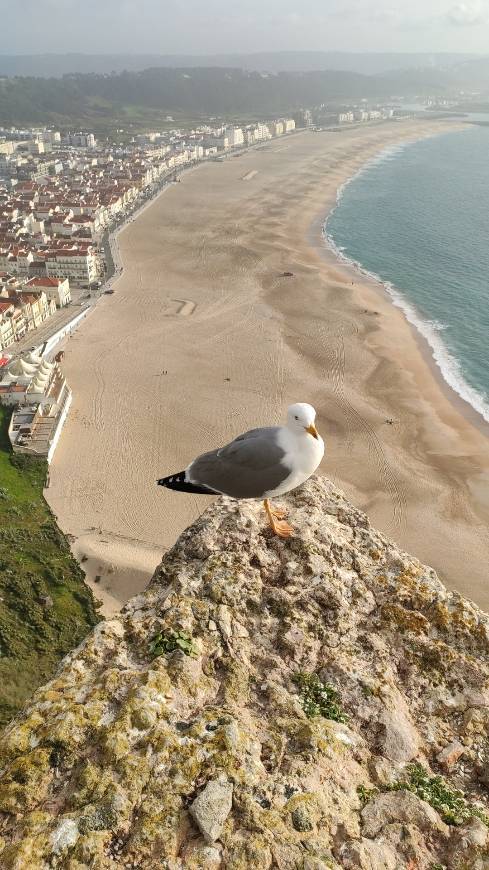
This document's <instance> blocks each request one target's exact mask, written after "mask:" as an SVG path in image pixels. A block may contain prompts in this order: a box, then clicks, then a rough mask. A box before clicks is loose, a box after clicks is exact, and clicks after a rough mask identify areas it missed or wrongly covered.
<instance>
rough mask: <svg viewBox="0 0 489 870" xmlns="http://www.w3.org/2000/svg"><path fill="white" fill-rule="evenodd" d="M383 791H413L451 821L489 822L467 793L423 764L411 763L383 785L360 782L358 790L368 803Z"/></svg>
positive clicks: (362, 801) (444, 818) (453, 823)
mask: <svg viewBox="0 0 489 870" xmlns="http://www.w3.org/2000/svg"><path fill="white" fill-rule="evenodd" d="M379 791H384V792H386V791H410V792H412V793H413V794H415V795H416V796H417V797H419V798H421V800H423V801H426V803H428V804H430V805H431V806H432V807H433V809H435V810H437V812H439V814H440V816H441V817H442V819H443V821H444V822H446V823H447V825H463V824H464V823H465V822H468V821H469V820H470V819H473V818H477V819H480V820H481V821H482V822H484V824H485V825H488V826H489V818H488V817H487V815H486V813H485V812H484V810H482V809H481V808H480V807H478V806H476V805H475V804H473V803H471V802H470V801H468V800H467V798H466V797H465V795H464V793H463V792H462V791H460V789H458V788H454V786H452V785H451V784H450V783H449V782H447V780H446V779H445V778H444V777H443V776H438V775H436V776H432V775H431V774H430V773H429V772H428V771H427V770H426V769H425V768H424V767H423V765H422V764H419V763H418V762H413V763H412V764H408V766H407V768H406V775H405V776H404V777H403V778H402V779H399V780H398V781H397V782H394V783H392V785H387V786H384V787H383V788H381V789H380V790H379V789H377V788H366V787H365V786H363V785H360V786H358V788H357V793H358V796H359V798H360V801H361V804H362V806H365V805H366V804H367V803H368V802H369V801H370V800H372V798H374V797H375V795H376V794H378V793H379Z"/></svg>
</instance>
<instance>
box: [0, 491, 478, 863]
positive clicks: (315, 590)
mask: <svg viewBox="0 0 489 870" xmlns="http://www.w3.org/2000/svg"><path fill="white" fill-rule="evenodd" d="M285 501H286V502H287V503H288V506H289V508H290V511H291V520H292V522H293V524H294V525H295V527H296V529H297V536H296V537H295V538H293V539H292V540H290V541H282V540H279V539H277V538H275V537H273V536H272V535H271V534H270V532H269V530H268V529H267V528H266V526H265V524H264V519H263V515H262V513H261V510H260V507H259V506H258V505H254V504H241V505H238V504H236V503H234V502H229V503H228V502H226V501H225V500H224V501H220V502H217V503H215V504H214V505H212V507H211V508H210V509H209V510H207V511H206V513H205V514H204V515H203V516H202V517H201V518H200V519H199V520H198V522H196V523H195V524H194V525H193V526H191V527H190V528H189V529H187V531H186V532H184V534H183V535H182V536H181V537H180V539H179V540H178V541H177V543H176V544H175V546H174V548H173V549H172V550H171V552H169V553H168V554H167V556H165V558H164V560H163V562H162V564H161V565H160V567H159V568H158V570H157V572H156V574H155V577H154V579H153V582H152V584H151V585H150V587H149V588H148V590H147V592H146V593H145V594H144V595H141V596H138V597H137V598H134V599H133V600H132V601H131V602H130V603H129V604H128V605H127V607H126V608H125V609H124V611H123V612H122V613H121V614H120V617H119V618H117V619H112V620H111V621H108V622H105V623H101V624H100V625H98V626H97V627H96V628H95V629H94V631H93V633H92V634H91V635H90V636H89V637H88V639H87V640H86V641H85V642H84V643H83V644H82V645H81V646H80V647H79V648H78V649H77V650H75V651H74V652H73V653H71V654H70V655H69V656H68V657H67V658H66V659H65V660H64V661H63V663H62V665H61V668H60V670H59V671H58V674H57V676H56V677H55V679H54V680H52V681H51V682H50V683H49V684H48V685H46V686H45V687H43V688H42V689H40V690H38V691H37V693H36V695H35V696H34V698H33V699H32V701H31V703H30V705H29V706H28V707H27V708H26V710H25V711H24V713H23V714H22V716H21V717H20V718H18V719H17V720H16V721H15V722H14V723H12V725H11V726H10V728H9V729H8V731H7V732H6V735H5V738H4V740H3V742H2V746H1V750H0V768H1V777H0V810H1V813H2V821H1V824H0V866H1V867H2V868H5V870H8V868H18V870H44V868H61V867H62V868H68V870H81V868H85V867H90V868H96V870H98V868H120V867H133V868H168V870H177V868H187V867H188V868H209V870H213V868H220V867H223V868H233V870H246V868H249V867H253V868H256V870H261V868H263V870H265V868H271V867H276V868H280V870H294V868H298V870H299V868H300V870H323V868H365V870H402V868H406V870H416V868H417V870H425V868H426V870H428V868H429V870H440V868H444V867H447V868H450V870H462V868H478V870H483V868H488V867H489V829H488V827H487V818H486V809H485V799H486V794H487V793H486V783H489V768H488V764H487V753H488V747H489V742H488V733H489V666H488V655H489V618H488V617H487V616H486V615H485V614H483V613H481V612H480V611H479V610H478V609H477V608H476V607H475V605H473V604H472V603H470V602H468V601H466V600H464V599H463V598H461V597H460V596H459V595H457V594H452V593H449V592H447V590H446V589H445V588H444V587H443V585H442V584H441V583H440V582H439V581H438V579H437V577H436V575H435V574H434V572H433V571H432V570H431V569H430V568H426V567H424V566H422V565H420V564H419V563H418V562H417V561H416V560H415V559H413V558H412V557H410V556H406V555H405V554H404V553H401V552H400V551H399V550H398V549H397V547H396V546H395V545H394V544H392V543H390V542H388V541H386V540H385V539H384V538H383V537H382V536H381V535H379V534H378V533H377V532H375V531H374V530H373V529H371V528H370V525H369V522H368V519H367V518H366V517H365V515H364V514H362V513H361V512H360V511H357V510H356V509H355V508H353V507H352V506H351V505H350V504H349V503H348V502H347V501H346V500H345V499H344V498H343V496H342V495H341V493H339V492H338V491H336V490H335V489H334V488H333V487H332V486H331V484H330V483H328V482H327V481H326V480H324V479H321V480H320V479H314V480H311V481H309V483H308V484H306V485H305V486H304V487H302V488H301V489H300V490H299V491H297V492H295V493H293V494H291V495H290V496H289V497H288V499H286V500H285Z"/></svg>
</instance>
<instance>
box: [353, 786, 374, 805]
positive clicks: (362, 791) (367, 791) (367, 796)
mask: <svg viewBox="0 0 489 870" xmlns="http://www.w3.org/2000/svg"><path fill="white" fill-rule="evenodd" d="M378 793H379V790H378V788H367V786H366V785H359V786H358V787H357V795H358V797H359V799H360V803H361V805H362V808H363V807H364V806H365V805H366V804H368V802H369V801H371V800H372V798H373V797H375V795H376V794H378Z"/></svg>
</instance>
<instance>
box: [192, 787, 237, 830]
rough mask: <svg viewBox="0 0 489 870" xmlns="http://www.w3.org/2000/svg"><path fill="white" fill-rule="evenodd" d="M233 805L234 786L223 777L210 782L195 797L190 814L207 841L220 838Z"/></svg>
mask: <svg viewBox="0 0 489 870" xmlns="http://www.w3.org/2000/svg"><path fill="white" fill-rule="evenodd" d="M232 805H233V786H232V785H231V783H230V782H226V781H225V780H221V779H215V780H211V781H210V782H208V783H207V785H206V787H205V788H204V790H203V791H201V793H200V794H199V795H198V797H196V798H195V800H194V802H193V804H192V805H191V807H190V814H191V816H192V818H193V820H194V822H195V823H196V825H197V826H198V828H199V829H200V831H201V833H202V836H203V837H204V840H205V841H206V843H209V844H212V843H214V842H215V841H216V840H217V839H218V838H219V836H220V834H221V831H222V829H223V826H224V822H225V821H226V819H227V817H228V815H229V813H230V812H231V808H232Z"/></svg>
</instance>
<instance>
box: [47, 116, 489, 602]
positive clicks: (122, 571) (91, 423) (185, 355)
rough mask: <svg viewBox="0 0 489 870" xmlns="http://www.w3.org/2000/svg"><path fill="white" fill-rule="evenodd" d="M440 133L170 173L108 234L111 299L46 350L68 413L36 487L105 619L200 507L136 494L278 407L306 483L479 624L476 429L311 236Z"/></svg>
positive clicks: (392, 129) (420, 125) (378, 299)
mask: <svg viewBox="0 0 489 870" xmlns="http://www.w3.org/2000/svg"><path fill="white" fill-rule="evenodd" d="M445 126H446V125H440V124H439V123H438V124H436V123H431V124H428V123H427V122H426V123H425V122H412V121H409V122H403V123H395V124H394V123H393V124H383V125H379V126H376V127H370V126H369V127H364V128H357V129H352V130H345V131H342V132H338V133H326V132H325V133H317V134H315V133H300V134H297V135H295V136H292V137H288V138H284V139H283V140H274V141H272V142H270V143H267V144H266V145H265V146H263V147H261V148H260V149H255V150H252V151H250V152H248V153H246V154H244V155H241V156H239V157H234V158H230V159H228V160H226V161H224V162H221V163H215V162H214V163H208V164H205V165H203V166H201V167H199V168H198V169H196V170H195V171H193V172H191V173H188V174H183V175H182V181H181V183H180V184H177V185H173V186H171V187H170V188H168V189H167V190H166V191H165V192H164V193H163V194H162V195H160V196H159V198H158V199H157V200H156V201H155V202H154V203H153V204H152V205H151V206H150V207H148V208H146V209H145V210H144V211H143V212H142V213H141V215H140V216H139V217H138V218H137V220H135V221H134V222H132V223H130V224H129V225H128V226H127V227H126V228H125V229H124V230H123V231H122V232H121V233H120V234H119V236H118V241H119V247H120V253H121V258H122V262H123V264H124V272H123V275H122V277H121V278H120V279H118V280H117V282H116V283H115V284H114V287H115V290H116V292H115V294H114V295H113V296H105V297H104V298H103V299H102V300H101V301H100V303H99V305H97V309H96V311H95V312H94V313H93V314H92V315H91V316H90V318H88V319H87V320H86V321H85V322H84V323H83V324H82V325H81V326H80V328H79V329H78V331H77V333H76V334H75V335H74V336H73V338H72V339H70V341H69V343H68V344H67V346H66V356H65V360H64V370H65V372H66V375H67V378H68V381H69V383H70V385H71V387H72V389H73V405H72V410H71V412H70V415H69V418H68V421H67V423H66V426H65V429H64V431H63V435H62V438H61V440H60V444H59V446H58V448H57V451H56V453H55V456H54V459H53V462H52V465H51V472H50V485H49V488H48V489H47V490H46V497H47V500H48V502H49V504H50V505H51V507H52V509H53V511H54V512H55V514H56V516H57V518H58V522H59V524H60V526H61V528H62V529H63V530H64V531H65V532H67V533H69V534H70V535H72V536H73V538H74V543H73V549H74V552H75V553H76V555H77V557H78V558H79V559H80V560H81V561H82V564H83V567H84V568H85V570H86V572H87V581H88V582H89V583H90V585H92V587H93V589H94V591H95V594H96V595H97V597H98V598H101V599H102V600H103V602H104V612H105V613H108V614H109V613H111V612H113V611H114V610H115V609H117V608H118V607H119V606H120V605H121V604H123V603H124V602H125V601H127V599H128V598H130V597H131V596H132V595H134V594H136V593H137V592H138V591H139V590H140V589H141V588H142V587H143V586H144V585H145V583H146V582H147V580H148V579H149V577H150V576H151V574H152V573H153V569H154V567H155V566H156V564H157V563H158V562H159V561H160V558H161V555H162V553H163V552H164V551H165V550H166V549H167V548H168V547H170V546H171V545H172V544H173V542H174V541H175V539H176V537H177V535H178V534H179V532H181V531H182V529H184V528H185V527H186V526H187V525H188V524H189V523H190V522H192V521H193V520H194V519H195V518H196V517H197V516H198V515H199V514H200V513H201V512H202V511H203V510H204V509H205V507H206V506H207V504H208V501H209V499H208V498H207V497H204V496H192V495H185V494H179V493H172V492H170V491H167V490H164V489H162V488H161V487H157V486H156V484H155V481H156V479H157V478H158V477H160V476H162V475H163V474H168V473H171V472H172V471H178V470H180V469H181V468H184V467H185V466H186V465H187V464H188V462H189V461H190V460H191V459H192V458H193V457H194V456H195V455H196V454H197V453H199V452H202V451H203V450H206V449H210V448H212V447H215V446H218V445H220V444H223V443H225V442H226V441H228V440H230V439H231V438H232V437H233V436H235V435H236V434H238V433H240V432H242V431H244V430H245V429H247V428H251V427H253V426H255V425H263V424H274V423H277V422H280V421H281V420H282V419H283V416H284V412H285V409H286V407H287V405H288V404H289V403H290V402H292V401H309V402H311V403H312V404H313V405H315V407H316V408H317V409H318V416H319V428H320V431H321V433H322V435H323V437H324V438H325V441H326V456H325V459H324V461H323V464H322V466H321V471H322V473H324V474H325V475H327V476H328V477H330V478H331V479H332V480H333V481H334V482H335V483H336V484H337V485H338V486H340V487H341V488H342V489H343V490H344V491H345V493H346V495H347V496H348V498H349V499H351V500H352V501H353V502H354V504H356V505H357V506H358V507H361V508H362V509H364V510H366V511H367V512H368V514H369V517H370V520H371V522H372V523H373V524H374V525H376V526H377V527H378V528H379V529H381V530H382V531H383V532H385V533H386V534H388V535H389V536H392V537H393V538H394V539H395V540H396V542H397V543H398V544H399V545H400V546H402V547H403V548H404V549H406V550H407V551H408V552H410V553H413V554H414V555H416V556H417V557H418V558H419V559H420V560H422V561H423V562H426V563H428V564H430V565H432V566H433V567H434V568H435V569H436V570H437V572H438V573H439V575H440V577H441V578H442V579H443V580H444V582H446V583H447V585H448V586H450V587H451V588H456V589H458V590H460V591H461V592H463V593H464V594H466V595H468V596H469V597H470V598H473V599H474V600H475V601H477V603H478V604H479V605H481V606H482V607H484V608H485V609H489V590H488V588H487V584H486V577H487V568H486V565H487V564H488V562H489V533H488V520H489V488H488V485H487V484H488V472H489V439H488V438H487V434H488V432H489V427H488V426H487V425H486V424H484V423H483V422H482V421H481V420H480V419H479V418H478V417H477V415H476V414H475V412H472V411H471V409H470V408H469V407H468V406H466V405H464V403H463V402H462V401H461V400H459V399H458V398H457V397H456V396H455V394H454V393H452V391H451V390H450V389H449V388H448V387H447V386H446V384H445V383H444V382H443V381H442V379H441V376H440V375H439V373H438V370H437V369H436V367H435V366H434V364H433V361H432V358H431V355H430V352H429V350H428V348H427V346H425V343H424V341H423V340H422V339H420V337H419V336H418V335H417V334H416V333H415V332H414V330H413V329H412V327H411V326H410V325H409V324H408V323H407V321H406V320H405V318H404V316H403V314H402V313H401V312H400V310H399V309H397V308H395V307H394V305H393V304H392V302H391V301H390V299H389V298H388V297H387V295H386V294H385V293H384V292H383V290H382V289H381V287H380V286H379V285H376V284H375V283H374V282H368V281H367V280H366V279H365V278H363V277H362V276H360V275H359V274H357V273H356V272H354V271H353V270H352V269H349V268H348V267H347V266H344V265H342V264H341V263H339V262H338V260H337V259H336V258H335V256H334V254H333V253H332V252H331V251H329V250H328V248H327V247H326V245H325V243H324V240H323V239H322V237H321V226H322V222H323V220H324V217H325V215H326V214H327V212H328V211H329V210H330V209H331V208H332V207H333V205H334V203H335V201H336V191H337V189H338V187H339V186H340V185H341V184H342V183H344V182H345V181H346V180H347V179H348V178H349V177H350V176H351V175H352V174H353V173H354V172H355V171H357V169H358V168H359V167H360V166H361V165H362V164H363V163H364V162H365V161H366V160H368V159H369V158H370V157H372V156H374V155H375V154H376V153H378V152H379V150H381V149H382V148H384V147H386V146H387V145H390V144H393V143H396V142H400V141H405V140H408V139H415V138H419V137H421V136H423V135H429V134H430V133H433V132H440V131H442V130H443V129H445ZM461 135H463V133H461ZM284 271H290V272H293V277H282V273H283V272H284ZM386 420H393V421H394V422H393V424H392V425H390V424H388V423H386ZM292 521H293V518H292Z"/></svg>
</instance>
